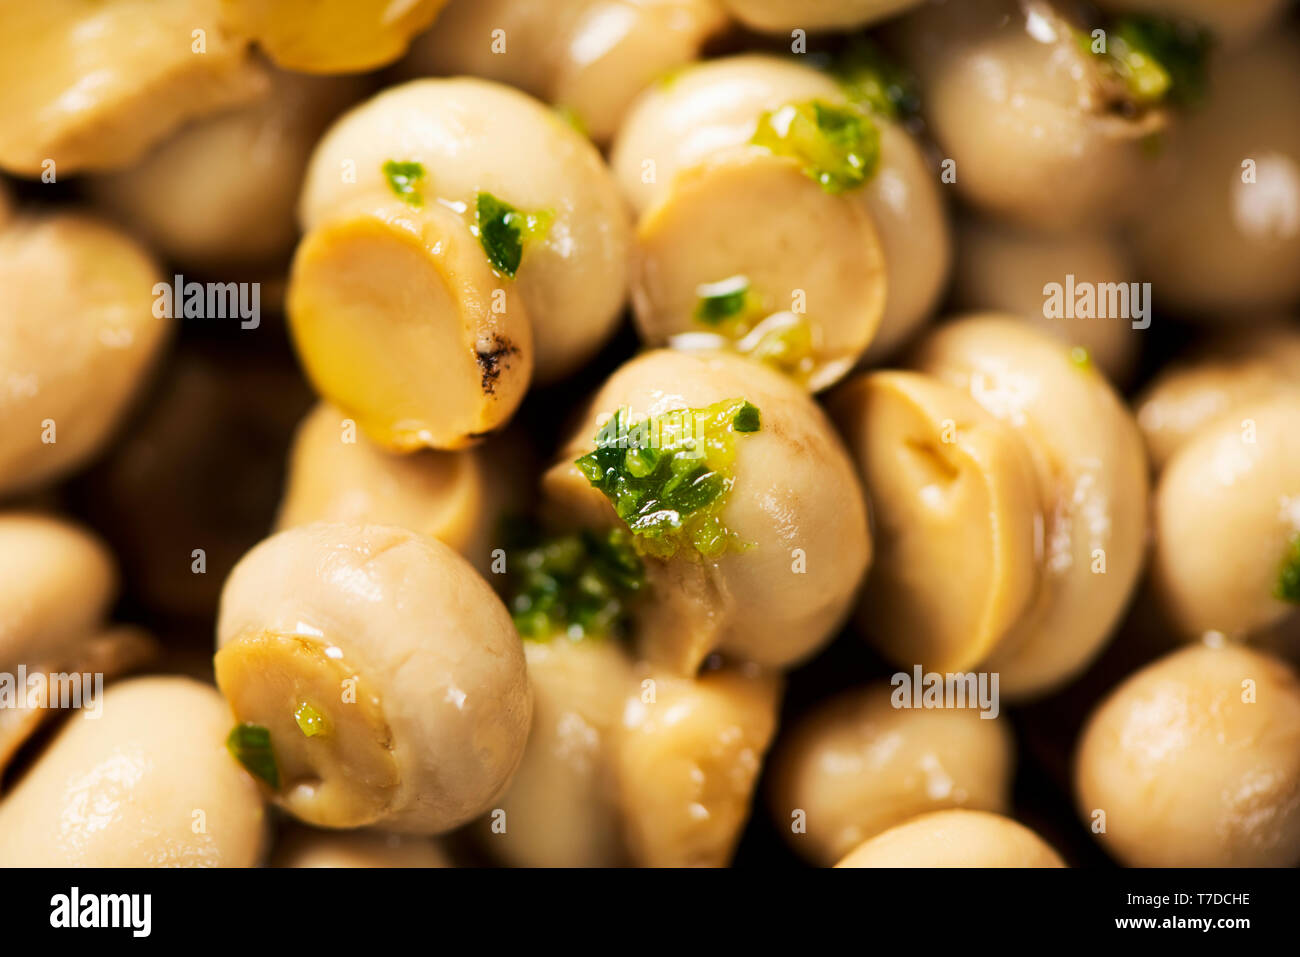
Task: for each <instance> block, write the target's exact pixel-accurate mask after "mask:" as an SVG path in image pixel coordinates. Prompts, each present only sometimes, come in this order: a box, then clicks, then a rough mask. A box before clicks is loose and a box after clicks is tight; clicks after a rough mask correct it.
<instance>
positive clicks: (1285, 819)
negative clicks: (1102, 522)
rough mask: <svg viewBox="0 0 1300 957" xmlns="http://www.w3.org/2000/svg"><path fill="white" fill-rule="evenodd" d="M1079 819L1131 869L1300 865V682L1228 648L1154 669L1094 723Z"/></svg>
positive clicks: (1083, 766) (1087, 741)
mask: <svg viewBox="0 0 1300 957" xmlns="http://www.w3.org/2000/svg"><path fill="white" fill-rule="evenodd" d="M1074 769H1075V795H1076V802H1077V806H1078V810H1079V814H1080V815H1081V816H1082V817H1083V819H1084V820H1085V821H1086V822H1088V824H1089V825H1091V828H1092V831H1093V833H1095V834H1096V835H1097V838H1098V840H1099V841H1100V842H1101V844H1102V846H1103V847H1105V848H1106V850H1107V851H1109V852H1110V853H1111V854H1112V855H1114V856H1115V857H1116V858H1117V859H1118V860H1119V861H1120V863H1122V864H1125V865H1127V866H1130V867H1293V866H1295V865H1296V864H1297V863H1300V681H1298V680H1297V678H1296V675H1295V673H1294V672H1293V671H1292V670H1291V669H1290V668H1288V667H1287V666H1286V665H1284V664H1283V663H1282V662H1280V661H1278V660H1277V659H1275V658H1272V657H1271V656H1268V655H1262V654H1259V653H1257V652H1253V651H1247V650H1246V649H1244V648H1239V647H1234V646H1231V645H1228V646H1224V647H1221V648H1210V647H1206V646H1203V645H1197V646H1192V647H1189V648H1185V649H1183V650H1181V651H1177V652H1175V653H1173V654H1171V655H1168V656H1167V657H1164V658H1161V659H1159V660H1158V661H1156V662H1155V663H1154V664H1151V665H1148V666H1147V667H1146V668H1143V669H1142V670H1141V671H1139V672H1138V673H1137V674H1135V675H1133V676H1132V677H1130V678H1129V679H1128V680H1127V681H1125V682H1124V683H1123V684H1122V685H1120V686H1119V687H1118V688H1117V689H1115V691H1113V692H1112V693H1111V695H1110V696H1109V697H1108V698H1107V699H1106V700H1105V701H1103V702H1102V703H1101V705H1099V706H1098V708H1097V710H1096V711H1095V712H1094V713H1093V714H1092V716H1091V717H1090V718H1089V719H1088V723H1087V725H1086V727H1085V728H1084V730H1083V733H1082V736H1081V737H1080V739H1079V748H1078V751H1077V753H1076V755H1075V765H1074Z"/></svg>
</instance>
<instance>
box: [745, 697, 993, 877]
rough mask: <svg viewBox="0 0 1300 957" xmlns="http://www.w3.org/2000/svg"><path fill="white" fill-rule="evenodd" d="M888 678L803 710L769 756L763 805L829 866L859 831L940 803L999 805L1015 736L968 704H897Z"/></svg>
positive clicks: (868, 833)
mask: <svg viewBox="0 0 1300 957" xmlns="http://www.w3.org/2000/svg"><path fill="white" fill-rule="evenodd" d="M894 694H896V691H895V690H893V689H891V688H890V686H889V685H887V684H883V683H882V684H875V685H871V686H869V687H867V688H861V689H857V690H854V691H849V692H845V693H843V694H840V695H838V696H837V697H835V698H833V699H831V700H829V701H827V702H825V703H823V704H819V705H818V706H817V707H815V708H814V709H813V710H812V711H811V712H809V713H808V714H805V715H804V716H802V717H801V718H800V719H799V720H798V722H797V723H796V724H795V726H794V728H793V729H791V730H790V731H788V732H786V733H785V734H783V735H782V738H781V740H780V741H779V742H778V743H777V746H776V751H775V753H774V754H773V756H772V765H771V771H770V775H769V780H770V781H771V800H770V802H769V803H770V807H771V810H772V818H773V821H774V822H775V824H776V826H777V829H778V830H780V831H781V832H782V833H783V834H784V835H785V838H786V841H787V843H789V845H790V846H791V847H792V848H793V849H794V850H795V851H797V852H798V853H799V854H800V855H801V856H802V857H804V858H805V859H807V860H808V861H809V862H810V863H812V864H814V865H816V866H819V867H829V866H830V865H831V864H834V863H835V862H836V861H838V860H840V858H842V857H844V855H846V854H847V853H849V851H851V850H853V849H854V848H855V847H857V846H858V845H859V844H861V843H862V842H863V841H865V840H867V839H869V838H872V837H874V836H876V835H877V834H879V833H881V832H883V831H885V830H888V829H889V828H892V827H894V826H895V825H897V824H902V823H903V822H904V821H906V820H908V819H910V818H913V817H916V816H917V815H919V814H925V813H927V812H929V811H938V810H943V809H945V808H953V807H961V808H969V809H971V810H978V811H991V812H994V813H998V814H1006V813H1008V812H1009V811H1010V809H1011V775H1012V771H1013V769H1014V766H1015V743H1014V741H1013V740H1012V736H1011V730H1010V728H1008V727H1007V723H1006V720H1005V719H1003V718H1000V717H996V716H994V717H992V718H986V717H985V716H984V715H981V714H980V713H979V712H977V711H974V710H969V709H960V710H959V709H952V708H949V709H937V710H916V711H913V710H901V709H899V708H896V707H894V704H893V703H892V700H891V699H892V697H893V695H894Z"/></svg>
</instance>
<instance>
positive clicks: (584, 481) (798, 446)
mask: <svg viewBox="0 0 1300 957" xmlns="http://www.w3.org/2000/svg"><path fill="white" fill-rule="evenodd" d="M619 410H625V411H624V412H623V413H622V414H619V415H616V414H615V413H618V412H619ZM737 417H739V418H737ZM615 426H617V429H616V428H615ZM615 432H618V433H619V434H615ZM580 458H581V459H582V460H583V461H582V463H578V461H577V460H578V459H580ZM580 465H581V467H580ZM593 481H595V482H596V483H597V484H598V485H600V486H601V487H597V485H596V484H593ZM619 488H623V489H624V492H623V493H620V492H619V491H618V489H619ZM610 494H613V495H615V497H617V498H618V499H619V508H620V509H622V511H621V512H620V511H619V509H616V508H615V506H614V505H613V504H611V501H610V498H609V497H608V496H609V495H610ZM543 498H544V499H545V500H546V502H547V505H548V507H549V508H550V509H552V510H554V511H555V512H556V513H557V514H560V515H563V517H564V518H565V519H566V520H568V521H569V522H576V523H579V524H585V525H587V526H589V527H594V528H615V527H620V526H628V527H629V528H630V530H631V531H632V533H633V534H632V538H633V541H634V543H635V544H636V545H637V547H638V550H639V551H640V552H641V553H642V555H643V558H644V563H645V577H646V580H647V582H648V586H649V587H648V596H649V597H648V598H647V600H645V601H644V602H642V603H641V604H640V605H639V606H638V607H637V608H636V610H635V612H634V631H635V633H636V635H637V638H638V640H639V648H640V649H641V653H642V654H643V655H644V656H645V657H646V658H647V659H648V660H650V661H651V662H652V663H654V664H656V665H659V666H662V667H664V668H665V669H668V670H671V671H674V672H676V673H680V674H684V675H692V674H694V673H695V672H696V671H697V670H698V668H699V666H700V664H701V663H702V662H703V661H704V659H705V658H706V657H707V656H708V655H709V654H710V653H711V652H713V651H720V652H722V653H724V654H726V655H730V656H734V657H736V658H738V659H740V660H746V661H752V662H755V663H757V664H759V665H763V666H767V667H784V666H788V665H791V664H793V663H795V662H797V661H800V660H803V659H804V658H807V657H808V656H810V655H811V654H812V653H813V652H815V651H816V650H817V649H818V648H820V647H821V646H822V645H823V644H825V642H826V641H827V640H829V638H830V637H831V635H832V634H833V633H834V632H835V630H836V628H838V627H839V625H840V624H841V622H842V621H843V619H844V617H845V615H846V613H847V612H848V609H849V606H850V604H851V602H852V600H853V597H854V594H855V592H856V590H857V587H858V584H859V582H860V581H861V578H862V575H863V573H864V572H865V570H866V568H867V565H868V564H869V562H870V558H871V538H870V533H869V530H868V527H867V518H866V505H865V502H864V500H863V495H862V488H861V486H860V484H859V483H858V480H857V477H856V476H855V475H854V472H853V466H852V463H851V462H850V460H849V458H848V455H847V454H846V453H845V451H844V448H843V446H842V445H841V444H840V441H839V439H838V437H837V436H836V435H835V432H834V429H833V428H832V426H831V425H830V423H829V422H828V421H827V419H826V417H825V415H824V414H823V413H822V411H821V409H819V408H818V407H817V405H816V404H815V403H814V402H813V401H812V400H811V399H810V398H809V397H808V396H807V395H806V394H805V393H804V392H803V390H801V389H800V388H799V387H798V386H797V385H795V384H794V383H793V382H791V381H790V380H789V379H787V378H786V377H784V376H782V375H780V374H778V373H776V372H774V371H772V370H771V369H768V368H766V367H764V366H763V365H761V364H759V363H756V362H753V361H751V360H749V359H745V358H742V357H740V356H737V355H734V354H730V353H717V354H708V353H695V352H692V353H686V352H675V351H671V350H658V351H653V352H649V353H646V354H643V355H641V356H639V357H637V358H635V359H633V360H632V361H630V362H628V363H626V364H625V365H623V366H622V367H620V368H619V369H618V371H616V372H615V373H614V375H613V376H611V377H610V379H609V380H608V381H607V382H606V383H605V385H604V386H603V387H602V388H601V389H600V390H599V391H598V392H597V393H596V395H595V397H594V398H593V399H592V400H591V402H590V403H589V406H588V409H587V412H586V413H585V416H584V417H583V419H582V421H581V424H580V425H579V426H578V427H577V429H576V430H575V431H574V432H573V433H572V437H571V438H570V440H569V442H568V443H567V445H566V446H565V447H564V450H563V453H562V455H561V459H560V461H559V462H558V463H557V464H556V465H554V466H553V467H552V468H551V469H550V470H549V471H548V472H547V473H546V474H545V475H544V476H543ZM629 522H630V525H629Z"/></svg>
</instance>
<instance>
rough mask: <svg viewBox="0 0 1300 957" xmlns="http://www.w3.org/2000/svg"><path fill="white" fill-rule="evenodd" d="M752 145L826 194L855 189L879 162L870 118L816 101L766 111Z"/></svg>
mask: <svg viewBox="0 0 1300 957" xmlns="http://www.w3.org/2000/svg"><path fill="white" fill-rule="evenodd" d="M753 142H754V144H755V145H756V146H761V147H763V148H764V149H767V150H771V151H772V152H773V153H775V154H776V155H777V156H789V157H791V158H792V159H795V160H797V161H798V163H799V168H800V170H802V172H803V174H804V175H805V176H807V177H808V178H809V179H811V180H813V181H814V182H816V183H818V184H820V185H821V188H822V189H824V190H826V192H828V193H843V192H845V191H847V190H850V189H856V188H857V187H859V186H861V185H862V184H863V183H865V182H866V181H867V180H869V179H870V178H871V177H872V175H874V173H875V172H876V165H877V164H878V163H879V162H880V132H879V130H877V129H876V124H875V123H873V122H872V120H871V117H869V116H868V115H867V114H865V113H863V112H862V111H860V110H858V109H856V108H855V107H851V106H833V105H831V104H828V103H823V102H821V101H820V100H809V101H807V102H803V103H787V104H786V105H785V106H781V107H778V108H777V109H775V110H768V111H767V112H765V113H764V114H763V115H762V116H761V117H759V121H758V130H757V131H756V132H755V133H754V139H753Z"/></svg>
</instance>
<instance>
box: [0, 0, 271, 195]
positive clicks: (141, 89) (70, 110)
mask: <svg viewBox="0 0 1300 957" xmlns="http://www.w3.org/2000/svg"><path fill="white" fill-rule="evenodd" d="M3 40H4V47H3V54H2V55H0V89H3V90H4V91H5V96H4V100H3V102H0V169H4V170H6V171H7V172H10V173H15V174H17V175H20V176H31V177H42V178H43V179H44V180H45V181H47V182H51V181H53V178H57V177H59V176H66V175H68V174H70V173H75V172H80V171H82V170H105V169H116V168H118V167H122V166H127V165H129V164H131V163H133V162H135V161H136V160H137V159H139V158H140V157H141V156H143V155H144V153H145V151H146V150H147V149H148V148H149V147H150V146H152V145H153V144H154V143H157V142H158V141H160V140H161V139H163V137H165V136H166V135H167V134H168V133H170V132H172V131H173V130H175V129H177V128H178V127H180V126H181V124H183V123H184V122H185V121H187V120H191V119H196V118H198V117H202V116H207V115H209V114H211V113H215V112H217V111H219V110H223V109H227V108H230V107H234V106H241V105H244V104H247V103H251V102H253V101H254V100H256V99H258V98H259V97H261V96H263V95H265V93H266V91H267V78H266V75H265V73H264V71H263V70H262V69H261V67H260V66H259V65H258V64H257V63H256V61H254V60H253V59H252V57H251V54H250V51H249V49H248V40H247V38H246V37H243V36H240V35H239V34H237V33H234V32H232V31H231V30H230V29H229V26H228V24H227V23H225V22H224V20H223V18H222V15H221V5H220V2H219V0H172V2H170V3H165V4H158V3H141V2H139V0H96V2H90V0H43V2H41V3H26V4H23V3H19V4H9V5H8V6H7V9H6V10H5V32H4V38H3Z"/></svg>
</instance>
